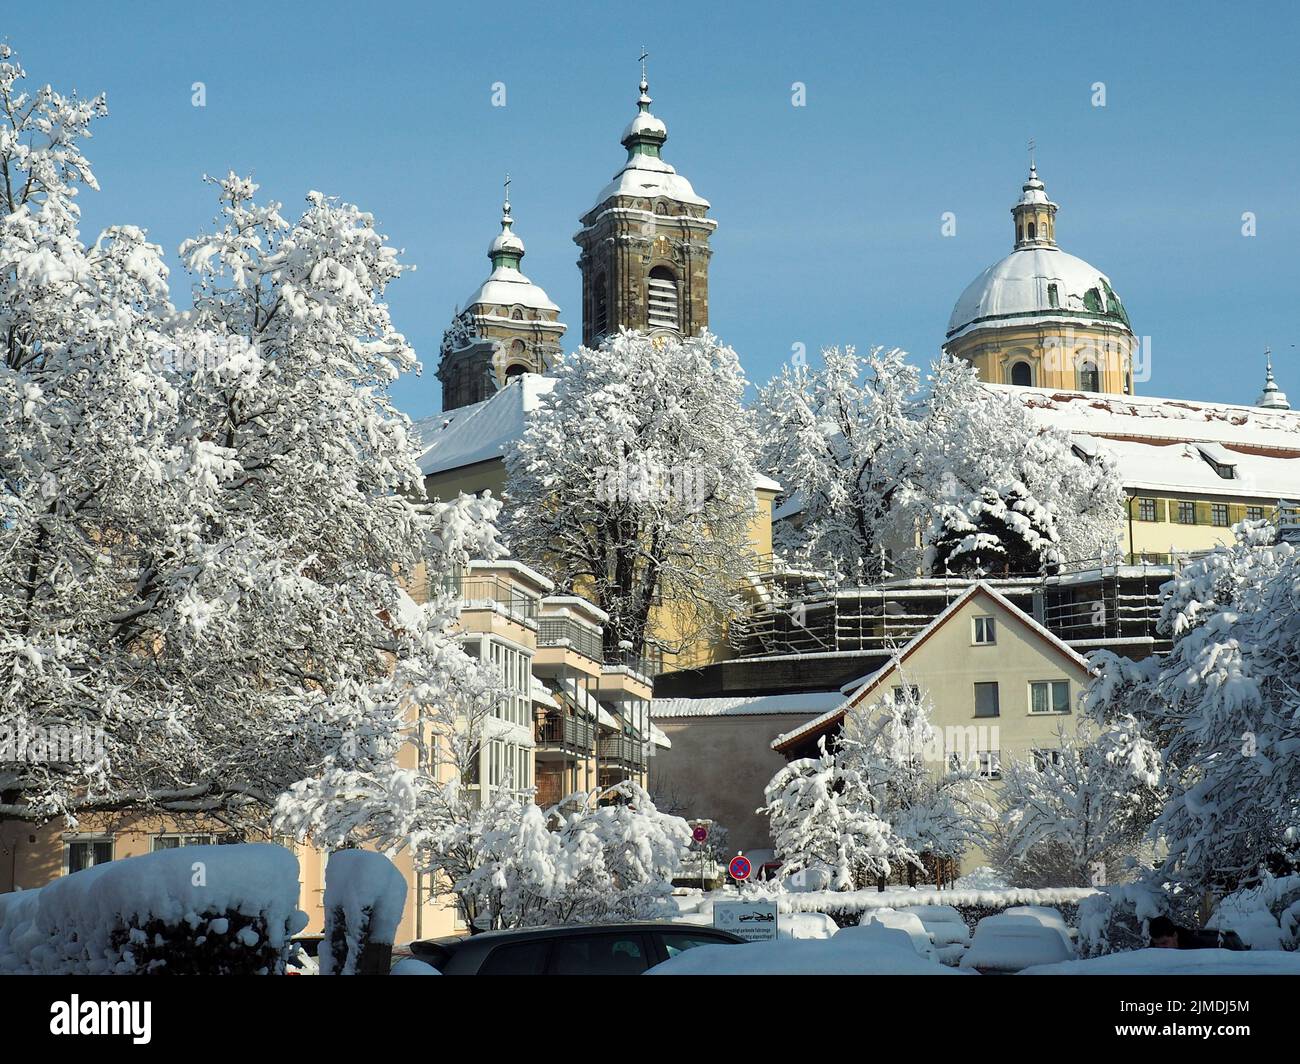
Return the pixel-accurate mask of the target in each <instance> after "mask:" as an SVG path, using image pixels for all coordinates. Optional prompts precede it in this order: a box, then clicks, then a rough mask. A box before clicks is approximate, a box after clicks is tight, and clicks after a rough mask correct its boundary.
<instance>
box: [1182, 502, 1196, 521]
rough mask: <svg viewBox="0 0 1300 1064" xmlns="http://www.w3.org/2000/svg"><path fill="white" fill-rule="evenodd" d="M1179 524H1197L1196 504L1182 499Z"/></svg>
mask: <svg viewBox="0 0 1300 1064" xmlns="http://www.w3.org/2000/svg"><path fill="white" fill-rule="evenodd" d="M1178 523H1179V524H1180V525H1194V524H1196V503H1194V502H1188V501H1186V500H1185V499H1180V500H1179V502H1178Z"/></svg>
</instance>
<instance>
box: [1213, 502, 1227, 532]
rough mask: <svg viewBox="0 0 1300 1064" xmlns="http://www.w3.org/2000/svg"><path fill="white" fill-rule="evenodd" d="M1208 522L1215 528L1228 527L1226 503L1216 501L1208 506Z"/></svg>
mask: <svg viewBox="0 0 1300 1064" xmlns="http://www.w3.org/2000/svg"><path fill="white" fill-rule="evenodd" d="M1210 524H1212V525H1214V526H1215V527H1216V528H1227V527H1228V504H1227V503H1222V502H1216V503H1214V504H1213V505H1212V506H1211V507H1210Z"/></svg>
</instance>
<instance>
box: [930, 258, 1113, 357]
mask: <svg viewBox="0 0 1300 1064" xmlns="http://www.w3.org/2000/svg"><path fill="white" fill-rule="evenodd" d="M1049 284H1054V285H1056V290H1057V305H1056V306H1053V304H1052V302H1051V299H1050V298H1049V295H1048V291H1047V286H1048V285H1049ZM1089 289H1096V291H1097V293H1098V296H1099V298H1100V300H1101V304H1102V306H1105V305H1106V302H1107V298H1106V297H1107V291H1108V290H1111V289H1110V278H1108V277H1107V276H1106V275H1105V274H1104V273H1102V272H1101V271H1100V270H1098V269H1097V267H1096V266H1093V265H1091V264H1090V263H1087V262H1084V261H1083V259H1080V258H1076V257H1075V256H1074V255H1071V254H1069V253H1067V252H1064V251H1062V250H1061V249H1060V248H1058V247H1056V246H1054V245H1050V246H1036V245H1031V246H1026V247H1021V248H1017V249H1016V250H1015V251H1013V252H1011V254H1010V255H1008V256H1007V257H1006V258H1004V259H1002V260H1001V261H999V262H995V263H994V264H993V265H992V266H990V267H989V268H988V269H986V270H985V271H984V272H983V273H981V274H980V275H979V276H978V277H976V278H975V280H973V281H972V282H971V283H970V284H969V285H968V286H967V287H966V291H964V292H963V293H962V294H961V298H959V299H958V300H957V305H956V306H955V307H954V308H953V311H952V316H951V317H950V318H949V319H948V339H949V340H953V339H956V338H957V337H958V336H961V335H963V334H965V333H966V332H968V331H970V330H971V329H974V328H978V327H979V326H981V325H983V324H985V323H987V322H989V321H992V320H999V319H1003V318H1011V317H1013V318H1016V319H1017V320H1019V319H1022V318H1024V319H1027V318H1030V317H1032V318H1033V319H1034V320H1036V321H1050V320H1062V321H1076V322H1077V321H1078V320H1079V318H1080V316H1085V317H1092V318H1095V319H1096V320H1097V321H1100V322H1109V323H1111V324H1119V325H1122V326H1123V327H1124V328H1127V327H1128V326H1127V323H1126V322H1124V321H1123V320H1122V319H1121V318H1120V317H1119V316H1118V315H1115V314H1112V313H1109V312H1106V311H1090V310H1089V309H1088V308H1087V307H1086V306H1085V304H1084V296H1085V295H1086V293H1087V292H1088V291H1089ZM1111 291H1113V290H1111ZM1115 298H1116V299H1117V300H1118V298H1119V297H1118V296H1116V297H1115Z"/></svg>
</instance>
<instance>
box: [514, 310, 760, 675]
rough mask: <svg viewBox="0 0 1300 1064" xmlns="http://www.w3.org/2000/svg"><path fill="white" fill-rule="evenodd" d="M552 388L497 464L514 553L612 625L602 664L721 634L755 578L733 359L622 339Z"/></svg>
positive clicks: (705, 344)
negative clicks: (666, 616) (665, 620)
mask: <svg viewBox="0 0 1300 1064" xmlns="http://www.w3.org/2000/svg"><path fill="white" fill-rule="evenodd" d="M553 375H554V377H555V378H556V380H555V387H554V388H553V389H552V390H551V392H550V393H548V394H547V395H545V396H543V397H542V398H541V401H540V404H539V407H538V409H536V410H535V411H533V412H532V413H531V414H530V415H529V418H528V422H527V425H526V427H525V430H524V432H523V434H522V436H521V437H520V438H519V439H518V440H515V441H514V442H513V443H512V445H511V447H510V448H509V449H508V450H507V452H506V468H507V471H508V481H507V487H506V494H507V497H508V501H509V507H510V514H509V518H510V520H509V526H508V529H507V532H508V535H509V539H510V544H511V549H512V550H513V551H514V552H515V553H516V554H518V555H519V556H520V557H522V558H524V559H525V560H527V561H529V562H530V563H533V564H536V565H538V566H539V567H541V568H542V569H543V570H544V571H546V572H548V573H551V574H553V575H554V577H555V579H556V582H557V583H558V584H559V585H560V586H561V587H564V588H566V589H570V590H574V591H577V592H579V593H582V594H584V595H586V596H588V597H589V598H591V599H592V600H593V601H594V602H595V603H596V604H597V605H598V606H599V607H600V608H601V609H602V610H604V611H605V612H606V613H608V614H609V616H610V621H609V623H608V624H607V625H606V626H605V651H606V654H607V655H609V657H610V660H617V657H618V656H619V655H621V654H622V653H623V652H625V651H629V652H630V653H631V654H632V655H633V656H635V657H640V656H642V655H643V654H644V653H645V652H646V651H649V650H656V649H657V650H663V651H668V652H676V651H680V650H682V649H684V647H686V646H687V645H689V644H690V643H691V642H693V641H694V640H696V639H698V638H699V637H700V636H701V635H705V634H708V633H717V632H719V631H720V630H721V626H722V624H723V623H724V622H725V619H726V617H727V616H728V615H729V614H730V613H731V612H733V611H734V610H735V609H736V607H737V606H738V603H739V598H738V595H739V589H740V587H741V583H742V581H743V578H744V576H745V574H746V572H748V571H749V570H750V569H751V568H752V567H753V555H752V549H751V546H750V540H749V529H750V523H751V522H752V520H753V518H754V512H755V511H754V486H755V482H756V480H755V478H756V476H757V474H756V472H755V468H754V463H753V455H754V453H755V450H756V448H755V441H754V434H753V431H752V426H751V420H750V417H749V415H748V414H747V412H746V411H745V410H744V408H743V407H742V406H741V397H742V394H743V392H744V388H745V379H744V377H743V375H742V373H741V369H740V362H739V360H738V359H737V357H736V353H735V352H734V351H733V350H731V348H729V347H724V346H722V345H720V344H719V343H718V342H717V340H716V339H715V338H714V337H712V336H708V335H703V336H695V337H687V338H682V339H678V338H676V337H654V338H651V337H650V336H647V335H644V334H641V333H636V332H628V331H626V330H623V331H621V332H620V333H619V334H618V335H616V336H611V337H609V338H607V339H606V340H605V342H604V343H603V344H602V345H601V346H600V347H599V348H597V349H591V348H586V347H581V348H579V349H578V350H577V351H575V352H573V353H572V354H569V355H565V356H564V357H563V358H561V359H560V361H559V362H558V364H557V365H556V366H555V369H554V371H553ZM659 601H662V602H664V603H665V604H670V605H671V609H672V613H673V618H672V620H673V626H672V627H673V629H674V630H673V631H670V630H669V628H668V626H666V625H664V624H661V623H657V619H656V617H655V614H654V611H653V607H654V605H655V603H656V602H659Z"/></svg>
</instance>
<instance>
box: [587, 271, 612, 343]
mask: <svg viewBox="0 0 1300 1064" xmlns="http://www.w3.org/2000/svg"><path fill="white" fill-rule="evenodd" d="M593 288H594V291H593V292H592V300H593V304H594V305H593V306H592V308H591V310H592V314H591V320H592V322H594V323H595V326H596V327H595V330H594V331H595V334H596V336H597V337H598V338H599V337H601V336H604V335H605V334H606V333H607V332H609V285H608V283H607V282H606V281H605V275H604V274H603V273H599V274H597V275H596V283H595V285H594V286H593Z"/></svg>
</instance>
